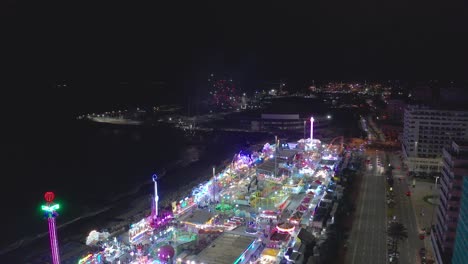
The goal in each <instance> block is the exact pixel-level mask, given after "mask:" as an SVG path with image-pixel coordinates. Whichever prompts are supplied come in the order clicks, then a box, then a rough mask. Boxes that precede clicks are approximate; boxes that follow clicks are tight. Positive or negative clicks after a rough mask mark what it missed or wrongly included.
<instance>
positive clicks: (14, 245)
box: [0, 206, 112, 255]
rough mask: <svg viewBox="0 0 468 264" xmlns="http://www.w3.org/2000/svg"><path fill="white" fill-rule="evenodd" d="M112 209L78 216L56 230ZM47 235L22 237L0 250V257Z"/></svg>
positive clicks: (107, 208) (43, 233)
mask: <svg viewBox="0 0 468 264" xmlns="http://www.w3.org/2000/svg"><path fill="white" fill-rule="evenodd" d="M111 208H112V206H107V207H105V208H102V209H100V210H97V211H94V212H91V213H87V214H85V215H82V216H79V217H76V218H74V219H72V220H70V221H68V222H66V223H63V224H61V225H59V226H57V229H62V228H64V227H66V226H69V225H71V224H73V223H75V222H77V221H80V220H83V219H86V218H89V217H92V216H95V215H98V214H101V213H103V212H106V211H108V210H110V209H111ZM48 234H49V232H42V233H40V234H37V235H36V236H33V237H31V236H28V237H24V238H22V239H19V240H17V241H15V242H13V243H11V244H10V245H8V246H7V247H5V248H4V249H1V250H0V255H3V254H5V253H8V252H10V251H13V250H15V249H18V248H21V247H22V246H27V245H29V244H30V243H32V242H34V241H36V240H38V239H40V238H43V237H45V236H47V235H48Z"/></svg>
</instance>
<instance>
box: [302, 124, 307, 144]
mask: <svg viewBox="0 0 468 264" xmlns="http://www.w3.org/2000/svg"><path fill="white" fill-rule="evenodd" d="M306 124H307V121H306V120H304V137H303V138H304V140H305V138H306Z"/></svg>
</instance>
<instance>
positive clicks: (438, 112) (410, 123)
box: [402, 105, 468, 173]
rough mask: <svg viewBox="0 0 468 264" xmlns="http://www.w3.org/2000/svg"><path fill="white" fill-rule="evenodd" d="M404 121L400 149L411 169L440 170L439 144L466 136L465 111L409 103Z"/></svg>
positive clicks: (463, 139)
mask: <svg viewBox="0 0 468 264" xmlns="http://www.w3.org/2000/svg"><path fill="white" fill-rule="evenodd" d="M403 122H404V128H403V142H402V149H403V151H402V152H403V155H404V158H405V163H406V165H407V166H408V169H409V170H410V171H411V172H416V173H419V172H426V173H435V172H439V171H440V169H441V168H442V148H443V147H445V146H447V145H449V144H450V143H451V142H452V140H455V141H467V140H468V111H461V110H443V109H436V108H430V107H427V106H419V105H408V106H407V107H406V108H405V113H404V120H403Z"/></svg>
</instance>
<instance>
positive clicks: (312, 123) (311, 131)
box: [310, 117, 314, 142]
mask: <svg viewBox="0 0 468 264" xmlns="http://www.w3.org/2000/svg"><path fill="white" fill-rule="evenodd" d="M313 141H314V118H313V117H310V142H313Z"/></svg>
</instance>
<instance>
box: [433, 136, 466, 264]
mask: <svg viewBox="0 0 468 264" xmlns="http://www.w3.org/2000/svg"><path fill="white" fill-rule="evenodd" d="M442 162H443V168H442V171H441V172H442V173H441V176H440V180H439V186H440V189H439V197H440V198H439V206H438V208H437V211H436V225H435V227H434V228H433V229H432V235H431V239H432V244H433V247H434V252H435V255H436V259H437V262H438V263H439V264H440V263H450V261H451V257H452V253H453V249H454V244H455V236H456V235H457V232H458V231H457V228H460V229H459V230H461V228H463V226H464V227H466V225H467V223H466V222H461V221H466V219H465V220H463V219H462V218H460V217H459V216H460V212H461V210H460V209H461V206H462V204H461V201H462V199H461V198H462V194H463V191H465V192H466V190H463V180H464V178H467V177H468V142H463V143H460V142H456V141H453V142H452V145H451V146H448V147H445V148H444V149H443V154H442ZM463 206H464V207H466V204H465V205H463ZM463 214H464V215H465V216H466V212H464V213H463ZM459 224H461V225H460V226H459ZM461 232H464V231H463V230H462V231H461ZM465 232H466V230H465ZM462 239H466V237H465V238H462Z"/></svg>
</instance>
